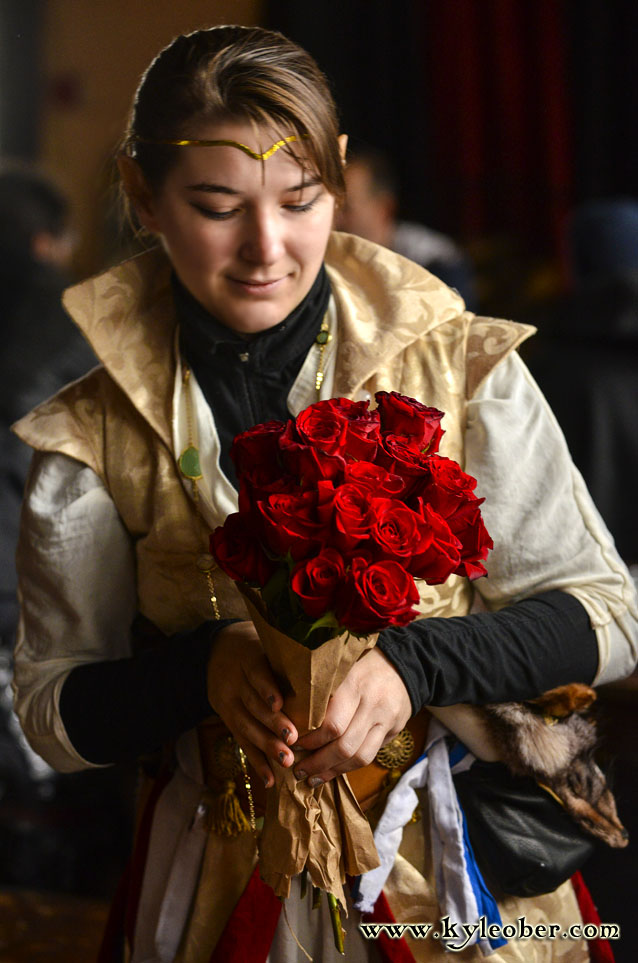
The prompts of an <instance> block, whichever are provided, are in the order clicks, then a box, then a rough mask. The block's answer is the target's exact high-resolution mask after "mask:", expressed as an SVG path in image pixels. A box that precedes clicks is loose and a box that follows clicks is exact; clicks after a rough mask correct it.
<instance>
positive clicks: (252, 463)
mask: <svg viewBox="0 0 638 963" xmlns="http://www.w3.org/2000/svg"><path fill="white" fill-rule="evenodd" d="M285 427H286V425H285V423H284V422H283V421H266V422H264V423H263V424H261V425H255V426H254V428H249V429H248V431H243V432H242V433H241V435H236V437H235V439H234V441H233V443H232V445H231V448H230V457H231V458H232V460H233V462H234V465H235V470H236V472H237V477H238V478H239V479H240V480H241V476H242V475H243V474H244V472H246V471H249V470H250V469H254V468H256V467H258V468H260V469H261V470H262V471H267V472H272V473H273V476H272V477H276V476H277V475H280V474H281V469H280V468H279V460H278V456H279V444H278V443H279V438H280V436H281V435H282V434H283V432H284V429H285Z"/></svg>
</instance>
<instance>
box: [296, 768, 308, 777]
mask: <svg viewBox="0 0 638 963" xmlns="http://www.w3.org/2000/svg"><path fill="white" fill-rule="evenodd" d="M307 777H308V773H307V772H304V771H303V769H300V770H299V772H296V773H295V779H306V778H307Z"/></svg>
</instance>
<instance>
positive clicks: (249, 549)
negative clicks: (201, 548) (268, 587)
mask: <svg viewBox="0 0 638 963" xmlns="http://www.w3.org/2000/svg"><path fill="white" fill-rule="evenodd" d="M210 550H211V554H212V555H214V556H215V559H216V560H217V564H218V565H219V566H220V568H221V569H222V571H224V572H225V573H226V575H229V576H230V578H232V579H234V580H235V581H240V582H249V583H251V584H255V583H256V584H257V585H259V586H260V588H263V586H264V585H265V584H266V582H267V581H268V579H269V578H270V576H271V575H272V573H273V572H274V570H275V565H274V563H273V562H272V561H271V560H270V559H269V558H268V557H267V555H266V553H265V552H264V550H263V548H262V547H261V545H260V543H259V541H258V540H257V539H256V538H255V531H254V525H252V524H251V523H250V522H249V521H248V520H247V519H246V518H245V516H244V515H241V514H239V512H235V513H234V514H232V515H229V516H228V518H227V519H226V521H225V522H224V524H223V525H220V527H219V528H216V529H215V531H214V532H213V534H212V535H211V537H210Z"/></svg>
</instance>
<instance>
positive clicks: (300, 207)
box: [284, 198, 317, 214]
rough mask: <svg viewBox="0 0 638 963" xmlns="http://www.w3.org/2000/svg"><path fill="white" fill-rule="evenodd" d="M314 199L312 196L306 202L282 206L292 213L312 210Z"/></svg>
mask: <svg viewBox="0 0 638 963" xmlns="http://www.w3.org/2000/svg"><path fill="white" fill-rule="evenodd" d="M316 200H317V199H316V198H314V199H313V200H312V201H308V203H307V204H284V207H285V208H286V210H287V211H290V212H291V213H293V214H303V213H304V212H305V211H310V210H312V208H313V207H314V206H315V201H316Z"/></svg>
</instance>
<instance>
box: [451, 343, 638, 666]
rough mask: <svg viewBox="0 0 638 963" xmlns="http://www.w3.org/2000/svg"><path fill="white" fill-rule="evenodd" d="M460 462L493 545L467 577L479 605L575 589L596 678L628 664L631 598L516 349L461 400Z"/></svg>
mask: <svg viewBox="0 0 638 963" xmlns="http://www.w3.org/2000/svg"><path fill="white" fill-rule="evenodd" d="M465 467H466V470H467V471H468V472H469V474H471V475H474V476H475V477H476V478H477V479H478V486H477V489H476V490H477V494H479V495H484V496H485V503H484V505H483V507H482V511H483V517H484V520H485V524H486V526H487V529H488V531H489V533H490V535H491V536H492V538H493V540H494V549H493V551H492V552H491V553H490V556H489V558H488V561H487V563H486V564H487V570H488V577H487V578H483V579H479V580H477V581H476V582H475V583H474V585H475V588H476V590H477V591H478V592H479V593H480V595H481V596H482V597H483V599H484V601H485V602H486V604H487V605H488V607H489V608H499V607H500V606H502V605H504V604H505V603H506V602H509V601H514V600H517V599H520V598H525V597H527V596H529V595H532V594H534V593H536V592H543V591H548V590H550V589H561V590H562V591H565V592H568V593H569V594H570V595H573V596H574V597H575V598H577V599H578V600H579V601H580V602H581V603H582V605H583V606H584V608H585V609H586V611H587V613H588V615H589V617H590V620H591V623H592V626H593V628H594V629H595V631H596V635H597V639H598V648H599V666H598V674H597V676H596V680H595V682H596V684H597V685H598V684H601V683H604V682H611V681H613V680H614V679H618V678H622V677H624V676H626V675H628V674H629V673H631V672H632V670H633V669H634V667H635V665H636V660H637V657H638V600H637V598H636V590H635V586H634V583H633V581H632V579H631V577H630V575H629V572H628V570H627V568H626V566H625V565H624V563H623V562H622V560H621V559H620V557H619V555H618V553H617V551H616V549H615V547H614V542H613V539H612V537H611V535H610V533H609V532H608V530H607V528H606V527H605V524H604V522H603V520H602V518H601V517H600V515H599V513H598V511H597V510H596V508H595V507H594V504H593V502H592V500H591V497H590V495H589V493H588V491H587V488H586V487H585V483H584V481H583V479H582V476H581V475H580V473H579V472H578V470H577V469H576V467H575V466H574V464H573V462H572V460H571V457H570V454H569V451H568V448H567V444H566V442H565V438H564V436H563V434H562V432H561V430H560V428H559V426H558V422H557V421H556V418H555V417H554V415H553V414H552V411H551V409H550V407H549V405H548V404H547V402H546V400H545V398H544V397H543V395H542V393H541V391H540V389H539V388H538V385H537V384H536V383H535V381H534V380H533V378H532V377H531V375H530V373H529V371H528V370H527V368H526V366H525V364H524V363H523V362H522V361H521V359H520V357H519V356H518V354H516V353H512V354H510V355H509V356H508V357H507V358H506V359H505V360H504V361H503V362H502V363H501V364H499V365H498V366H497V367H496V368H495V369H494V370H493V371H492V373H491V374H490V375H489V377H488V378H486V380H485V381H484V383H483V384H482V386H481V387H480V388H479V390H478V391H477V393H476V394H475V396H474V397H473V398H472V399H471V401H470V402H469V404H468V421H467V434H466V465H465Z"/></svg>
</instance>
